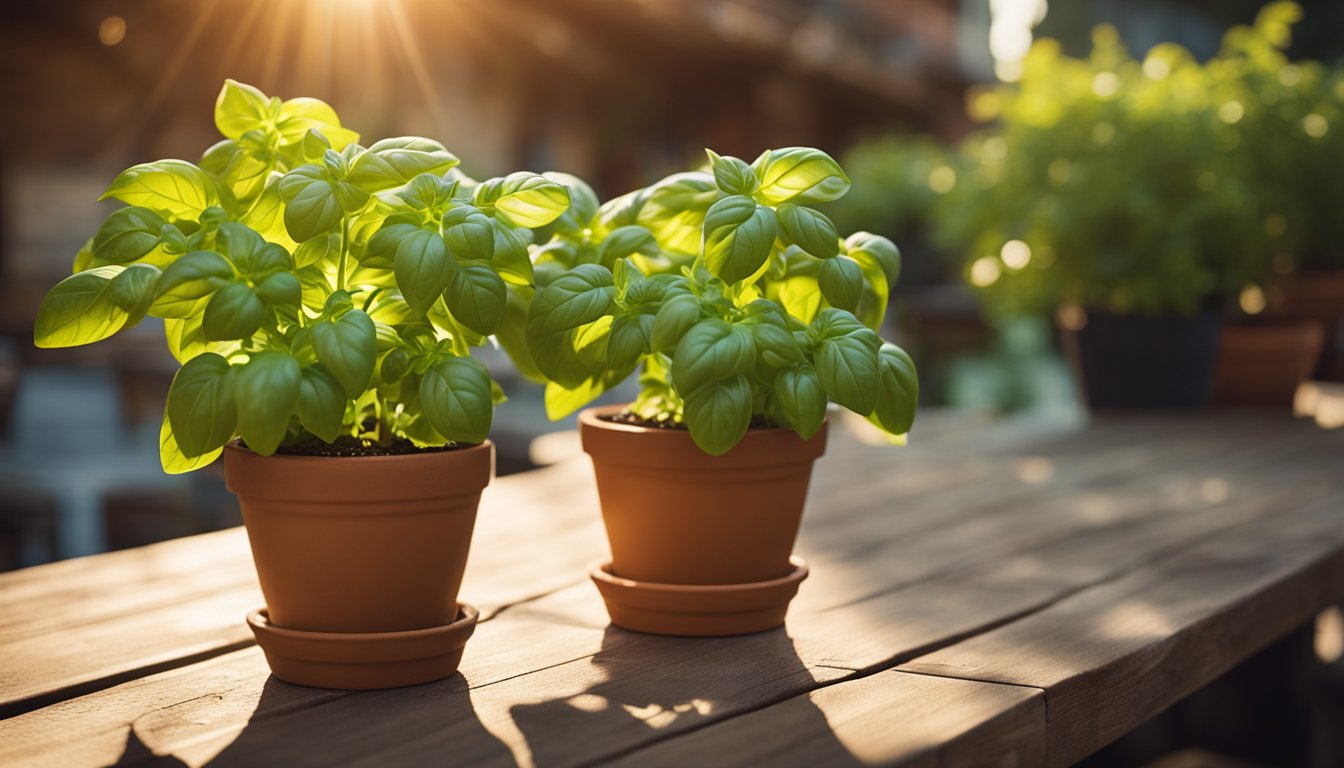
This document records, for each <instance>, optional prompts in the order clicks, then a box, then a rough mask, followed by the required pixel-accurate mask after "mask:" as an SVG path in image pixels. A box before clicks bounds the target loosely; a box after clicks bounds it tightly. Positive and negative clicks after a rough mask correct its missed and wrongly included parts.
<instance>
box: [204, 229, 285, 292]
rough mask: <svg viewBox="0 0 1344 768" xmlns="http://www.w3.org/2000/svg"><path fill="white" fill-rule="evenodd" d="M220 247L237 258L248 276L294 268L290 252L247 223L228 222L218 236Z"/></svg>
mask: <svg viewBox="0 0 1344 768" xmlns="http://www.w3.org/2000/svg"><path fill="white" fill-rule="evenodd" d="M215 243H216V246H217V247H218V248H219V250H220V251H221V252H222V253H223V254H224V255H225V256H227V257H228V258H229V261H231V262H233V265H234V266H235V267H236V268H237V269H238V272H239V273H240V274H242V275H243V276H244V277H248V278H252V279H258V278H261V277H265V276H266V275H269V274H271V273H272V272H277V271H279V270H289V269H293V268H294V262H293V260H292V259H291V258H290V257H289V252H288V251H286V250H285V249H284V248H281V247H280V246H278V245H276V244H275V243H268V242H266V240H265V239H264V238H263V237H262V236H261V235H260V234H258V233H257V232H256V231H254V230H253V229H252V228H251V227H248V226H247V225H245V224H239V223H238V222H236V221H230V222H225V223H224V224H223V225H221V226H220V228H219V234H218V235H217V236H216V239H215Z"/></svg>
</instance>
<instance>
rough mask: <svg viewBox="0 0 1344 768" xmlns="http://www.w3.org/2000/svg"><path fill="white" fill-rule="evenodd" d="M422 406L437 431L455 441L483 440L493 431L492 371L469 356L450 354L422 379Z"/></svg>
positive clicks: (479, 441)
mask: <svg viewBox="0 0 1344 768" xmlns="http://www.w3.org/2000/svg"><path fill="white" fill-rule="evenodd" d="M420 407H421V409H422V410H424V413H425V416H426V417H427V418H428V419H429V424H430V426H432V427H433V428H434V431H435V432H438V433H439V434H440V435H443V436H444V437H446V438H448V439H449V440H451V441H453V442H455V443H481V442H484V441H485V438H486V435H488V434H489V433H490V422H491V420H492V419H493V418H494V398H493V394H492V392H491V387H490V373H489V372H488V371H487V370H486V369H485V366H484V365H481V364H480V363H479V362H477V361H475V360H472V359H471V358H469V357H450V358H447V359H445V360H441V361H439V362H438V363H435V364H434V365H432V366H430V368H429V370H427V371H425V373H424V375H423V376H422V377H421V378H420Z"/></svg>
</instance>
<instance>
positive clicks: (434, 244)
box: [375, 229, 457, 318]
mask: <svg viewBox="0 0 1344 768" xmlns="http://www.w3.org/2000/svg"><path fill="white" fill-rule="evenodd" d="M383 231H385V230H379V233H380V234H381V233H382V232H383ZM375 237H376V236H375ZM393 268H394V270H395V274H396V279H397V289H398V290H400V291H401V295H402V297H403V298H405V299H406V303H407V304H409V305H410V307H411V310H412V311H413V312H415V314H416V317H421V318H423V317H425V315H427V314H429V308H430V307H432V306H434V302H436V301H438V300H439V295H440V294H442V293H443V292H444V290H446V289H447V288H448V286H449V284H450V283H452V281H453V276H454V275H455V274H456V273H457V264H456V263H455V262H454V261H453V258H452V257H451V256H449V255H448V248H447V247H446V246H445V245H444V242H443V238H442V237H439V234H438V233H437V232H426V231H425V230H423V229H410V230H407V231H405V232H404V233H403V236H402V237H401V239H400V242H398V243H397V251H396V255H395V256H394V257H393Z"/></svg>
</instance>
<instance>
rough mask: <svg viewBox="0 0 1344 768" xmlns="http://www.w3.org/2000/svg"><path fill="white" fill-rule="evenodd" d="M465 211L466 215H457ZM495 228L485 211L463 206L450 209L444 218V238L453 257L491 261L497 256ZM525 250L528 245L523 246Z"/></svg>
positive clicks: (462, 259) (463, 259) (464, 259)
mask: <svg viewBox="0 0 1344 768" xmlns="http://www.w3.org/2000/svg"><path fill="white" fill-rule="evenodd" d="M458 211H463V212H464V213H465V215H457V213H458ZM495 230H496V227H495V226H494V224H493V223H492V222H491V221H490V217H489V216H486V215H485V214H484V213H481V212H480V211H477V210H475V209H474V208H471V206H462V207H461V208H459V209H456V210H454V211H450V212H449V214H448V215H447V216H445V217H444V219H443V240H444V242H445V243H447V244H448V250H449V251H450V252H451V253H452V254H453V258H455V259H458V260H461V261H466V260H468V259H479V260H481V261H490V260H491V259H493V258H494V257H495ZM523 250H524V252H526V250H527V246H526V245H524V246H523Z"/></svg>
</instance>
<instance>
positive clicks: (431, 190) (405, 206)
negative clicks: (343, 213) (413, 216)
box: [379, 173, 457, 217]
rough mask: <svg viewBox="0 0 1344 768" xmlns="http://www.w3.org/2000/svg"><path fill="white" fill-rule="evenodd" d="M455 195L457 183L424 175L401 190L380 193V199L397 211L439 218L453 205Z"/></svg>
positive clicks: (412, 180)
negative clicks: (413, 212)
mask: <svg viewBox="0 0 1344 768" xmlns="http://www.w3.org/2000/svg"><path fill="white" fill-rule="evenodd" d="M455 194H457V182H456V181H449V180H448V179H445V178H443V176H440V175H439V174H435V173H422V174H420V175H419V176H416V177H415V178H414V179H411V180H410V181H409V182H407V183H406V185H405V186H404V187H401V188H400V189H394V190H391V191H390V192H382V193H379V199H381V200H383V201H384V202H386V203H388V204H389V205H391V206H392V207H393V208H395V209H397V210H403V211H415V212H420V213H425V214H428V215H430V216H434V217H438V216H442V215H443V214H444V212H445V211H447V210H448V209H449V208H450V207H451V206H452V205H453V196H454V195H455Z"/></svg>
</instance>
